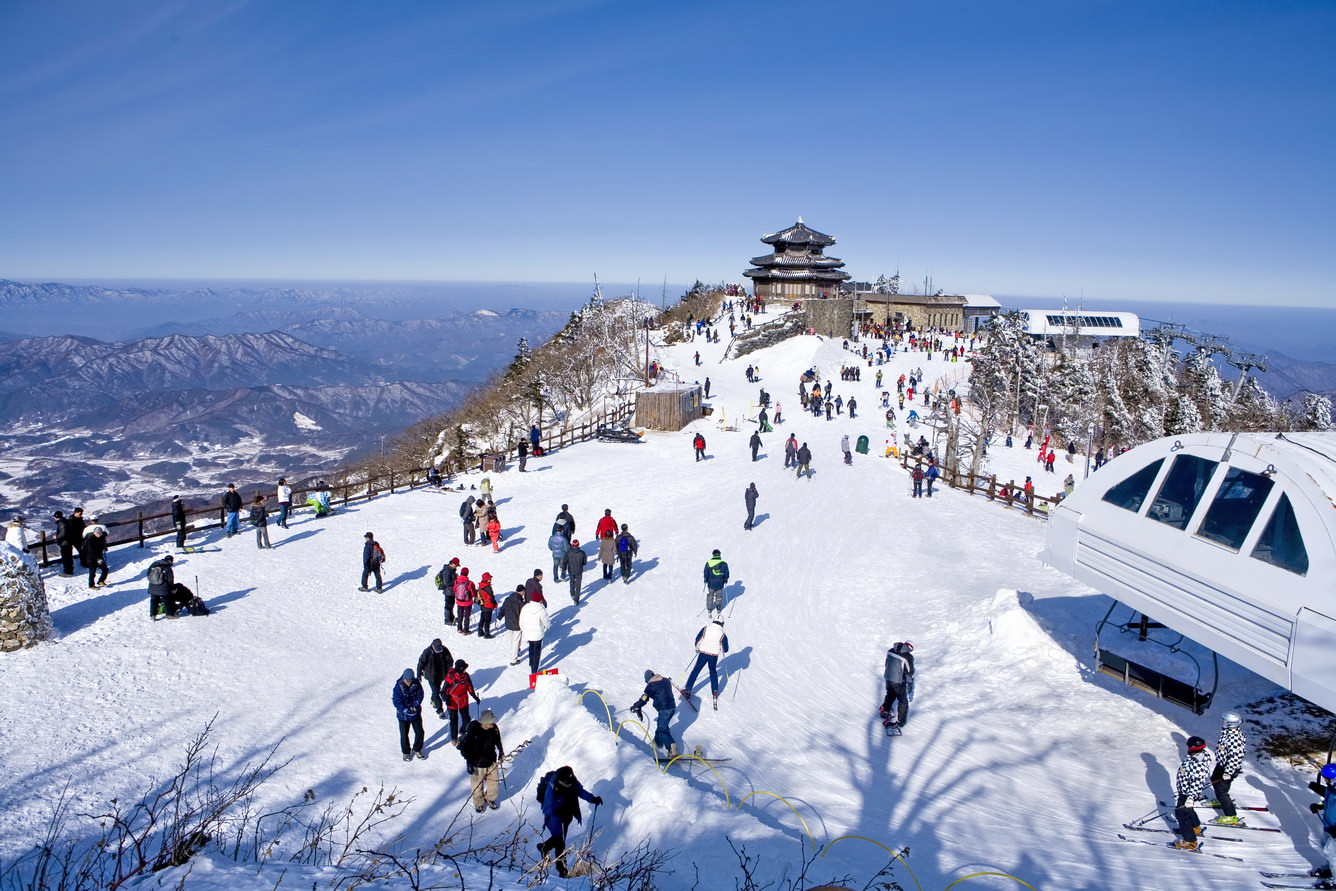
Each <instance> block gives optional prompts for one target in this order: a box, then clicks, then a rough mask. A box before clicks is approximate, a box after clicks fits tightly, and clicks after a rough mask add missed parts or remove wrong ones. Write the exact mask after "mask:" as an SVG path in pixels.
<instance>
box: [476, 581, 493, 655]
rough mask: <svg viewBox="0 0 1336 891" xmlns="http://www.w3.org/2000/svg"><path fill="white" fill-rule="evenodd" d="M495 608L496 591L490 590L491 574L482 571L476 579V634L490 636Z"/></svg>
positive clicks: (488, 638) (483, 636)
mask: <svg viewBox="0 0 1336 891" xmlns="http://www.w3.org/2000/svg"><path fill="white" fill-rule="evenodd" d="M495 609H496V592H494V591H493V590H492V574H491V573H490V572H484V573H483V574H482V578H481V579H480V580H479V581H478V636H479V637H481V638H484V639H487V640H490V639H491V638H492V612H493V611H494V610H495Z"/></svg>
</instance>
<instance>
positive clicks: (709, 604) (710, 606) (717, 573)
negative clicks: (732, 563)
mask: <svg viewBox="0 0 1336 891" xmlns="http://www.w3.org/2000/svg"><path fill="white" fill-rule="evenodd" d="M703 574H704V578H705V609H706V610H708V611H709V615H710V618H711V619H714V618H717V616H716V615H715V614H716V613H718V614H719V616H722V615H723V613H724V586H725V585H727V584H728V564H727V563H725V562H724V558H723V557H722V556H720V554H719V549H718V548H715V549H714V553H712V554H711V555H710V559H709V560H706V561H705V569H704V572H703Z"/></svg>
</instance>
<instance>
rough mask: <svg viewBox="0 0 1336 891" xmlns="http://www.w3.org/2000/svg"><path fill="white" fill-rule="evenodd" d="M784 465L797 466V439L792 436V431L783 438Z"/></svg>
mask: <svg viewBox="0 0 1336 891" xmlns="http://www.w3.org/2000/svg"><path fill="white" fill-rule="evenodd" d="M784 466H785V467H797V466H798V440H797V439H795V438H794V436H793V434H792V433H790V434H789V438H788V439H786V440H784Z"/></svg>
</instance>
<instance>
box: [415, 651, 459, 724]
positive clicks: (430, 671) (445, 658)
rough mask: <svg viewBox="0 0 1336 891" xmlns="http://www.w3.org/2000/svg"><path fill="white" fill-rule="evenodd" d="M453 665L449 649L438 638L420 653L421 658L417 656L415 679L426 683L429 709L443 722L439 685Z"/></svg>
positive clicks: (442, 703)
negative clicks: (429, 702) (434, 711)
mask: <svg viewBox="0 0 1336 891" xmlns="http://www.w3.org/2000/svg"><path fill="white" fill-rule="evenodd" d="M454 664H455V660H454V657H453V656H451V655H450V650H449V648H447V647H446V645H445V644H443V643H441V639H440V638H439V637H438V638H436V639H435V640H433V641H432V642H431V643H430V644H429V645H428V646H427V648H426V649H425V650H423V651H422V655H421V656H418V661H417V678H418V680H419V681H423V680H425V681H426V682H427V685H426V686H427V691H428V692H429V693H431V707H432V708H433V709H435V710H436V717H438V718H440V719H441V720H445V702H444V701H443V700H442V698H441V684H443V683H445V676H446V675H447V674H449V672H450V667H451V666H453V665H454Z"/></svg>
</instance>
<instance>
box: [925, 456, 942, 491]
mask: <svg viewBox="0 0 1336 891" xmlns="http://www.w3.org/2000/svg"><path fill="white" fill-rule="evenodd" d="M941 475H942V471H941V470H940V469H938V467H937V459H936V458H929V459H928V466H927V468H926V469H925V470H924V471H923V481H924V482H925V483H927V492H925V493H924V494H926V495H927V496H928V497H929V498H931V497H932V484H933V483H935V482H937V478H938V477H939V476H941Z"/></svg>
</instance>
